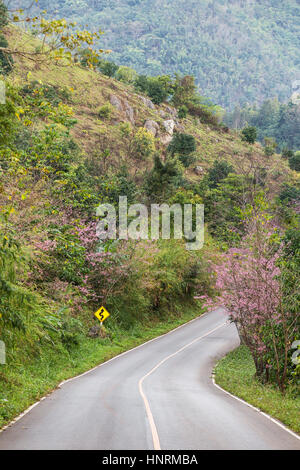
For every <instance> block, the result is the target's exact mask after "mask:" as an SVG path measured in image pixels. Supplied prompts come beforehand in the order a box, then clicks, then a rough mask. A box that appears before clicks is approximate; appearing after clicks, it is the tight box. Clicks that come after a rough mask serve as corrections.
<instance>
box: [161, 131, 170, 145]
mask: <svg viewBox="0 0 300 470" xmlns="http://www.w3.org/2000/svg"><path fill="white" fill-rule="evenodd" d="M171 140H172V136H171V135H170V134H163V135H162V136H161V138H160V141H161V143H162V144H163V145H168V144H169V143H170V142H171Z"/></svg>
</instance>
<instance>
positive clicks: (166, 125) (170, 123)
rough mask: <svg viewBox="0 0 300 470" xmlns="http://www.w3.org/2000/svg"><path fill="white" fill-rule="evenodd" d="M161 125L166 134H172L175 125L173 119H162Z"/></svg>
mask: <svg viewBox="0 0 300 470" xmlns="http://www.w3.org/2000/svg"><path fill="white" fill-rule="evenodd" d="M162 125H163V127H164V128H165V130H166V132H167V133H168V134H170V135H173V133H174V127H175V122H174V121H173V119H168V120H167V121H163V123H162Z"/></svg>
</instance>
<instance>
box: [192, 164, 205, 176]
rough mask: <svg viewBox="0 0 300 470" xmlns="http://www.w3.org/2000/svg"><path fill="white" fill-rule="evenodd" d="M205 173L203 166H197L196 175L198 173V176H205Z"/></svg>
mask: <svg viewBox="0 0 300 470" xmlns="http://www.w3.org/2000/svg"><path fill="white" fill-rule="evenodd" d="M203 171H204V170H203V168H202V166H199V165H197V166H195V168H194V173H196V175H202V174H203Z"/></svg>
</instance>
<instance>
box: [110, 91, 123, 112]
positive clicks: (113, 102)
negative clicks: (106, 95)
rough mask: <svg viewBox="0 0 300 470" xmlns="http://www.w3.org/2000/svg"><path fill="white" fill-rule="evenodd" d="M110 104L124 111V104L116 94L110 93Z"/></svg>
mask: <svg viewBox="0 0 300 470" xmlns="http://www.w3.org/2000/svg"><path fill="white" fill-rule="evenodd" d="M110 104H111V105H112V106H114V107H115V108H117V109H118V110H119V111H123V105H122V102H121V100H120V98H118V97H117V96H116V95H110Z"/></svg>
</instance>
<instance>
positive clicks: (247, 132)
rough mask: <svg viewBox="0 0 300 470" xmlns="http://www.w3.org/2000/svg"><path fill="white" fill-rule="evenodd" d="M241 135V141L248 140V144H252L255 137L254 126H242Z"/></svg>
mask: <svg viewBox="0 0 300 470" xmlns="http://www.w3.org/2000/svg"><path fill="white" fill-rule="evenodd" d="M241 135H242V140H243V141H245V142H248V144H254V142H255V141H256V139H257V129H256V127H254V126H248V127H244V129H242V133H241Z"/></svg>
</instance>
